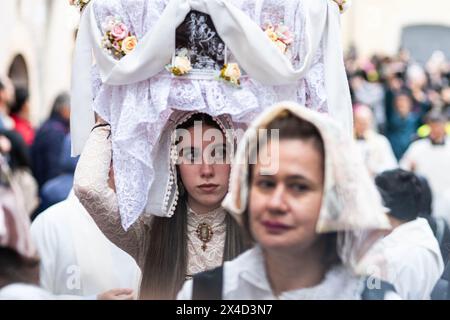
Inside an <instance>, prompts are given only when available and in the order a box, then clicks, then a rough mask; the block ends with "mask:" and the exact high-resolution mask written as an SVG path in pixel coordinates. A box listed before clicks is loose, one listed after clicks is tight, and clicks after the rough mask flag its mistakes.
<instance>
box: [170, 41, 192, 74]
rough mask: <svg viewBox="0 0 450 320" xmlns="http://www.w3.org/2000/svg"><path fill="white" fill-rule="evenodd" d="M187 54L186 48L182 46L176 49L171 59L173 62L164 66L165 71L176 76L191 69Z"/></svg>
mask: <svg viewBox="0 0 450 320" xmlns="http://www.w3.org/2000/svg"><path fill="white" fill-rule="evenodd" d="M188 55H189V51H188V49H186V48H182V49H180V50H178V52H177V54H176V55H175V58H174V59H173V63H172V64H168V65H167V66H166V69H167V71H169V72H170V73H172V74H173V75H174V76H177V77H179V76H183V75H185V74H187V73H189V72H190V71H191V70H192V65H191V61H190V60H189V56H188Z"/></svg>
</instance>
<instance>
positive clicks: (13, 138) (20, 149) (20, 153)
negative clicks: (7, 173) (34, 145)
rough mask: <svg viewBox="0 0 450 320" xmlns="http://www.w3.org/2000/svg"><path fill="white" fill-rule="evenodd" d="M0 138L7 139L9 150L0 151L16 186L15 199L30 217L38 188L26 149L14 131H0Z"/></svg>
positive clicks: (36, 201)
mask: <svg viewBox="0 0 450 320" xmlns="http://www.w3.org/2000/svg"><path fill="white" fill-rule="evenodd" d="M0 136H2V137H3V139H7V141H8V143H9V148H4V149H2V150H0V152H1V153H2V155H3V156H4V157H5V158H6V159H7V161H8V164H9V167H10V169H11V177H10V179H11V180H12V181H14V183H16V184H17V187H18V190H17V192H16V193H17V194H16V196H17V198H19V199H21V200H20V201H21V202H22V203H23V205H24V210H25V212H26V213H27V214H28V215H29V216H31V214H32V213H33V212H34V210H35V209H36V208H37V207H38V205H39V197H38V186H37V183H36V180H35V179H34V177H33V175H32V174H31V168H30V158H29V154H28V147H27V145H26V144H25V141H24V140H23V138H22V136H21V135H20V134H19V133H18V132H16V131H7V130H0Z"/></svg>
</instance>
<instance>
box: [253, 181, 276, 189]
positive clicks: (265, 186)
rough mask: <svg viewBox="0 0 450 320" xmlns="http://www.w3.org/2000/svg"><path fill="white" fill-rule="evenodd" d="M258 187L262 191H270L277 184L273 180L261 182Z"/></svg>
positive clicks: (258, 182)
mask: <svg viewBox="0 0 450 320" xmlns="http://www.w3.org/2000/svg"><path fill="white" fill-rule="evenodd" d="M256 185H257V186H258V187H259V188H261V189H270V188H273V187H275V183H274V182H273V181H271V180H259V181H257V183H256Z"/></svg>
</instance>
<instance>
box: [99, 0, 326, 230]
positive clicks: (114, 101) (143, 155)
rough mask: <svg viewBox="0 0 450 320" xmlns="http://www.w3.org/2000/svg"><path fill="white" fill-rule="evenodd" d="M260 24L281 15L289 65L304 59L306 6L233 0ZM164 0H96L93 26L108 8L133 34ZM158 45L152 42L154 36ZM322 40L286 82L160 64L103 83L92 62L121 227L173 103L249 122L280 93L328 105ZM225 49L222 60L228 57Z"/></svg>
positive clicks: (150, 172) (149, 170)
mask: <svg viewBox="0 0 450 320" xmlns="http://www.w3.org/2000/svg"><path fill="white" fill-rule="evenodd" d="M231 2H232V3H233V4H234V5H235V6H236V7H238V8H240V9H241V10H242V11H243V12H244V13H246V14H247V15H248V16H249V17H251V18H252V19H253V20H254V21H255V22H257V23H258V24H259V25H261V27H263V26H264V25H265V24H266V23H267V22H270V23H272V24H273V25H276V24H280V23H283V24H284V25H286V26H287V27H288V28H289V29H290V30H291V31H292V32H293V33H295V41H294V43H293V45H292V46H291V57H292V59H291V60H292V63H293V65H294V66H297V65H299V64H300V62H301V61H303V59H305V54H306V52H307V48H306V47H305V45H304V44H305V43H307V41H305V38H306V36H307V35H306V33H305V30H304V29H305V28H304V24H305V16H304V15H305V13H304V8H303V5H304V1H302V0H232V1H231ZM167 3H168V1H167V0H96V1H95V2H94V3H93V6H94V11H95V15H96V19H97V22H98V24H99V26H100V25H101V23H102V22H104V21H105V20H106V18H107V17H108V16H111V15H113V16H120V17H121V19H122V20H123V22H124V23H125V24H126V25H127V26H128V27H129V28H130V31H131V33H132V34H135V35H136V36H137V38H138V39H140V38H142V37H143V36H144V35H145V34H146V33H147V32H149V31H150V30H151V29H152V27H153V26H154V24H155V22H156V21H158V19H159V18H160V16H161V14H162V12H163V10H164V8H165V6H166V5H167ZM155 45H157V44H155ZM323 56H324V54H323V48H322V47H321V48H320V49H319V50H318V52H317V53H316V56H315V59H314V63H313V65H312V67H311V69H310V71H309V73H308V74H307V76H306V77H305V78H304V79H301V80H299V81H298V82H297V83H296V84H293V85H285V86H264V85H261V84H260V83H258V82H256V81H254V80H253V79H251V78H249V77H246V76H244V77H243V79H242V84H241V88H240V89H236V88H235V87H232V86H230V85H229V84H227V83H224V82H220V81H216V80H197V79H185V78H183V79H181V78H176V77H172V76H171V75H170V74H169V73H168V72H167V71H162V72H161V73H160V74H158V75H156V76H154V77H152V78H150V79H148V80H146V81H142V82H139V83H136V84H131V85H126V86H110V85H106V84H102V82H101V80H100V76H99V73H98V72H97V70H96V69H95V67H94V69H93V73H92V74H93V77H92V78H93V79H92V82H93V87H94V88H93V92H94V97H95V99H94V110H95V111H96V112H97V113H98V114H99V115H100V116H101V117H102V118H103V119H105V120H106V121H107V122H108V123H110V124H111V126H112V150H113V158H114V162H113V163H114V171H115V183H116V189H117V198H118V202H117V203H118V207H119V211H120V215H121V219H122V225H123V226H124V228H125V229H126V228H128V227H130V226H131V225H132V224H133V222H135V221H136V220H137V219H138V218H139V216H140V215H141V214H142V213H143V211H144V208H145V206H146V203H147V201H148V191H149V190H150V187H151V184H152V183H153V181H154V175H155V168H154V166H153V160H154V159H153V158H154V156H155V154H154V153H155V152H154V147H155V145H156V144H157V143H158V141H159V138H160V137H159V134H160V133H161V131H162V129H163V127H164V125H165V123H166V122H167V120H168V118H169V117H170V115H171V113H172V111H173V110H175V109H176V110H186V111H192V110H198V111H200V112H205V113H208V114H210V115H212V116H218V115H221V114H229V115H230V116H231V117H232V119H233V121H235V122H241V123H248V122H249V121H250V120H251V119H253V117H254V115H256V114H258V113H260V112H261V111H262V110H263V109H264V108H265V107H267V106H270V105H273V104H274V103H276V102H279V101H282V100H291V101H297V102H298V103H301V104H303V105H305V106H307V107H308V108H311V109H314V110H317V111H320V112H324V113H326V112H328V109H327V98H326V89H325V83H324V78H325V76H324V72H325V71H324V63H323V59H324V58H323ZM232 59H233V57H232V56H230V57H229V60H231V61H232Z"/></svg>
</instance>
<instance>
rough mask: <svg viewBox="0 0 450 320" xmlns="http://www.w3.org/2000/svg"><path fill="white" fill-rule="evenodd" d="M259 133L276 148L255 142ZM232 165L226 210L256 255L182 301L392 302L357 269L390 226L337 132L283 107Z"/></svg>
mask: <svg viewBox="0 0 450 320" xmlns="http://www.w3.org/2000/svg"><path fill="white" fill-rule="evenodd" d="M260 130H268V131H269V132H271V137H272V138H271V139H270V140H268V142H267V141H264V140H261V138H259V139H258V140H256V138H255V137H258V136H259V137H260V134H261V132H264V131H260ZM274 133H275V134H276V135H275V136H274ZM274 137H275V138H274ZM264 155H267V157H264ZM253 159H256V163H255V162H253ZM234 163H235V165H234V166H233V170H232V174H231V183H230V192H229V194H228V195H227V197H226V198H225V201H224V203H223V205H224V207H225V208H227V209H228V210H229V211H230V212H231V213H233V215H234V216H235V217H236V218H237V219H238V221H239V222H240V223H241V224H242V225H243V226H244V228H245V230H246V231H247V233H248V234H249V236H251V238H252V239H253V240H254V242H255V246H254V248H253V249H251V250H249V251H247V252H246V253H244V254H243V255H241V256H239V257H238V258H236V259H235V260H233V261H231V262H226V263H225V264H224V267H223V268H222V269H216V270H214V271H211V272H206V273H204V274H199V275H197V276H195V277H194V280H193V281H189V282H187V283H186V284H185V286H184V288H183V290H182V291H181V292H180V294H179V296H178V298H179V299H195V300H197V299H214V298H215V299H245V300H247V299H262V300H265V299H299V300H302V299H361V298H363V299H372V298H381V299H384V298H386V297H387V296H388V294H389V295H390V297H391V298H394V297H396V295H395V293H393V292H391V289H389V288H391V286H390V285H389V284H387V283H382V282H379V284H380V286H377V285H374V284H373V283H370V281H369V280H368V281H367V282H364V280H365V278H364V276H365V275H370V274H365V272H364V271H365V270H360V269H359V261H360V258H361V257H362V256H363V254H364V253H365V252H366V250H367V248H368V247H370V245H371V243H372V242H373V240H374V239H375V238H376V235H377V232H375V231H379V230H382V229H387V228H389V227H390V226H389V222H388V219H387V217H386V215H385V214H384V210H383V207H382V204H381V200H380V197H379V195H378V194H377V191H376V189H375V186H374V185H373V182H372V181H371V179H370V177H369V175H368V173H367V170H365V169H364V165H363V163H362V161H361V159H359V158H358V157H357V152H355V150H354V146H353V144H352V142H351V140H350V139H348V137H345V136H343V135H342V131H341V130H339V129H338V127H337V126H336V124H335V123H334V122H332V121H330V119H329V118H326V117H324V116H323V115H320V114H318V113H316V112H314V111H310V110H308V109H306V108H304V107H301V106H299V105H296V104H292V103H281V104H279V105H277V106H276V107H274V108H272V109H270V110H268V111H267V112H265V113H264V114H263V115H261V116H260V117H259V118H258V119H257V120H255V121H254V122H253V123H252V125H251V126H250V129H249V130H248V131H247V132H246V134H245V136H244V139H243V141H242V143H241V144H240V145H239V148H238V152H237V154H236V159H235V162H234ZM369 236H370V237H369ZM205 279H209V280H208V281H205ZM220 279H222V281H220ZM372 280H373V279H372ZM371 284H372V285H373V289H374V290H370V288H371V287H370V285H371ZM214 285H215V287H214Z"/></svg>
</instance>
